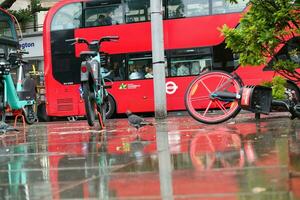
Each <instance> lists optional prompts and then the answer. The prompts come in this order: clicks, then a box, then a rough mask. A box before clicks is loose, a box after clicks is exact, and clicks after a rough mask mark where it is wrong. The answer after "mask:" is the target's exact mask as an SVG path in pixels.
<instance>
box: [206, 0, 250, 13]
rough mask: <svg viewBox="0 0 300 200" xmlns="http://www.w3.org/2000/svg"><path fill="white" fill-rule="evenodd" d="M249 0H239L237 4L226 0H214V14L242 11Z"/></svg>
mask: <svg viewBox="0 0 300 200" xmlns="http://www.w3.org/2000/svg"><path fill="white" fill-rule="evenodd" d="M247 2H248V1H245V0H238V3H237V4H231V3H229V2H228V1H226V0H213V1H212V14H221V13H232V12H241V11H243V10H244V8H246V5H247Z"/></svg>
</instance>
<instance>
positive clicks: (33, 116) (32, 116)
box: [23, 105, 37, 125]
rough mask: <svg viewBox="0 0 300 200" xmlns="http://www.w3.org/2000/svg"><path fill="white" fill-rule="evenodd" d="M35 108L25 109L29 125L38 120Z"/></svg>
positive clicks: (28, 107)
mask: <svg viewBox="0 0 300 200" xmlns="http://www.w3.org/2000/svg"><path fill="white" fill-rule="evenodd" d="M33 106H34V105H28V106H25V107H24V108H23V113H24V117H25V122H26V123H27V124H29V125H32V124H33V123H34V122H36V119H37V117H36V114H35V112H34V109H33Z"/></svg>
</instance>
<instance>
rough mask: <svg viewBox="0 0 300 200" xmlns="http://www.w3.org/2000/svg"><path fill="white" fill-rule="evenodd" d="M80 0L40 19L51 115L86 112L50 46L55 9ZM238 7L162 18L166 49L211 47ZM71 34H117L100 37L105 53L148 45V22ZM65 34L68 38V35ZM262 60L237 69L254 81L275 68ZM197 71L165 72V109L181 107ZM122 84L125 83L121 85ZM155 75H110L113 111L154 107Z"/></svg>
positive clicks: (236, 16)
mask: <svg viewBox="0 0 300 200" xmlns="http://www.w3.org/2000/svg"><path fill="white" fill-rule="evenodd" d="M74 2H82V0H65V1H61V2H59V3H57V4H56V5H55V6H54V7H53V8H51V9H50V11H49V12H48V15H47V17H46V20H45V24H44V55H45V87H46V100H47V104H46V109H47V114H48V115H49V116H74V115H84V114H85V110H84V105H83V101H82V99H80V96H79V92H78V91H79V84H76V85H63V84H61V83H59V82H58V81H56V80H55V79H54V77H53V75H52V58H51V56H52V51H51V41H52V38H51V34H50V32H51V30H50V29H51V21H52V19H53V16H54V15H55V13H56V12H57V11H58V10H59V9H60V8H61V7H62V6H65V5H67V4H69V3H74ZM240 17H241V13H227V14H218V15H211V16H200V17H190V18H182V19H169V20H164V22H163V29H164V47H165V49H166V50H168V49H183V48H195V47H206V46H207V47H209V46H214V45H218V44H220V43H222V42H223V41H224V38H223V37H222V36H221V34H220V31H219V28H220V27H222V26H223V25H224V24H227V25H228V26H229V27H235V26H236V25H237V24H238V22H239V19H240ZM74 35H75V37H83V38H87V39H88V40H92V39H95V38H100V37H102V36H107V35H117V36H119V37H120V40H119V41H118V42H115V43H104V44H103V47H102V50H103V51H104V52H107V53H109V54H121V53H130V52H150V51H151V24H150V22H140V23H132V24H120V25H112V26H104V27H89V28H78V29H75V30H74ZM66 39H68V38H66ZM82 50H85V48H84V47H83V46H80V45H77V46H76V56H77V57H78V56H79V53H80V52H81V51H82ZM263 67H264V66H261V67H257V68H252V67H251V70H249V69H248V67H246V68H239V69H238V70H237V72H238V74H239V75H240V76H241V78H242V80H243V81H244V82H245V83H246V84H258V83H260V82H261V81H262V79H271V78H272V77H273V75H274V73H273V72H271V71H270V72H262V69H263ZM194 77H195V76H185V77H167V78H166V84H167V110H168V111H172V110H185V105H184V94H185V91H186V88H187V87H188V85H189V84H190V82H191V81H192V80H193V79H194ZM122 86H125V87H122ZM153 90H154V88H153V79H151V80H126V81H114V83H113V87H112V89H109V93H110V94H111V95H112V97H113V98H114V100H115V102H116V113H125V112H126V110H128V109H130V110H131V111H132V112H153V111H154V92H153Z"/></svg>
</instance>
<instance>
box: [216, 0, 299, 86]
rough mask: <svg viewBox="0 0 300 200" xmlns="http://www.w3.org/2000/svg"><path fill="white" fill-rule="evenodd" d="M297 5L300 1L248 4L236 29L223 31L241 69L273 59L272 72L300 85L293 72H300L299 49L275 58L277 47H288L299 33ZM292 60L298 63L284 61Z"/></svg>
mask: <svg viewBox="0 0 300 200" xmlns="http://www.w3.org/2000/svg"><path fill="white" fill-rule="evenodd" d="M228 1H230V2H231V3H237V0H228ZM299 5H300V0H250V1H249V9H248V10H247V12H245V14H244V15H243V17H242V18H241V21H240V24H239V26H238V27H237V28H229V27H228V26H226V25H224V26H223V27H222V33H223V35H224V36H225V41H226V44H227V47H228V48H230V49H232V50H233V52H234V53H236V54H239V56H240V57H239V61H240V63H241V65H244V66H245V65H253V66H255V65H261V64H266V62H267V60H268V59H269V58H271V57H272V58H274V60H275V61H274V63H273V64H272V67H273V69H274V70H276V71H277V72H278V73H279V74H281V75H282V76H284V77H285V78H288V79H290V80H292V81H300V74H299V72H297V71H295V69H297V68H299V60H300V51H299V50H300V49H299V45H298V47H294V46H290V47H289V48H287V49H289V51H288V55H287V56H286V57H285V58H281V57H278V55H277V54H276V53H277V51H278V48H279V47H282V46H283V45H290V43H289V40H290V39H291V38H294V37H295V36H296V35H299V33H300V27H299V26H300V14H299V12H300V11H299V8H300V7H299ZM292 57H298V58H299V59H298V60H297V61H295V60H293V59H287V58H292Z"/></svg>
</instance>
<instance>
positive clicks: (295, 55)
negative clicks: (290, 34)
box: [264, 37, 300, 71]
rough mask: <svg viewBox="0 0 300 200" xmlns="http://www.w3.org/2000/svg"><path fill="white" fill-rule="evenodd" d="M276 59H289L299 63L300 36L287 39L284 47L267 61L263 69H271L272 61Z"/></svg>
mask: <svg viewBox="0 0 300 200" xmlns="http://www.w3.org/2000/svg"><path fill="white" fill-rule="evenodd" d="M275 59H278V60H291V61H293V62H295V63H298V64H299V65H300V37H294V38H292V39H291V40H289V41H288V42H287V43H286V44H285V46H284V47H282V48H281V49H280V51H279V52H278V53H277V54H276V56H275V57H274V58H273V59H272V60H271V61H270V62H269V64H268V65H267V66H266V67H265V68H264V70H265V71H266V70H273V68H272V67H273V65H274V62H275V61H276V60H275Z"/></svg>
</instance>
